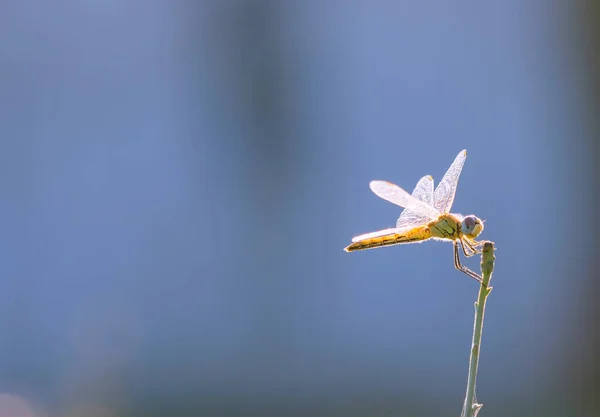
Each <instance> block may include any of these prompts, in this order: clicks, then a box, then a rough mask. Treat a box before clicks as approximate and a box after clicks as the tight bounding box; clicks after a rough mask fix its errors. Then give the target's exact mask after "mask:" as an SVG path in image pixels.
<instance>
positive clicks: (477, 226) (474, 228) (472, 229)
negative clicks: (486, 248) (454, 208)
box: [462, 216, 483, 238]
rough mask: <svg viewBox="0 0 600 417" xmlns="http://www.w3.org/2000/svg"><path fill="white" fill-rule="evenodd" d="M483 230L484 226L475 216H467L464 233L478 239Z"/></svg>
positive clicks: (463, 227) (463, 226)
mask: <svg viewBox="0 0 600 417" xmlns="http://www.w3.org/2000/svg"><path fill="white" fill-rule="evenodd" d="M482 230H483V224H482V223H481V220H479V219H478V218H477V217H475V216H467V217H465V218H464V219H463V222H462V232H463V233H464V234H465V235H467V236H469V237H472V238H476V237H477V236H478V235H479V233H481V231H482Z"/></svg>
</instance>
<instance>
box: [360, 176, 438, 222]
mask: <svg viewBox="0 0 600 417" xmlns="http://www.w3.org/2000/svg"><path fill="white" fill-rule="evenodd" d="M369 186H370V187H371V191H373V192H374V193H375V194H376V195H377V196H378V197H381V198H383V199H384V200H387V201H389V202H390V203H394V204H396V205H398V206H400V207H404V208H405V209H409V210H410V211H412V212H414V213H416V214H418V215H420V216H424V217H427V218H429V219H432V220H433V219H437V218H438V217H439V215H440V214H441V213H440V212H439V211H438V210H436V209H435V208H433V207H432V206H431V205H430V204H427V203H425V202H423V201H421V200H418V199H416V198H415V197H413V196H411V195H410V194H408V193H407V192H406V191H404V190H403V189H402V188H400V187H398V186H397V185H395V184H392V183H391V182H387V181H371V184H369Z"/></svg>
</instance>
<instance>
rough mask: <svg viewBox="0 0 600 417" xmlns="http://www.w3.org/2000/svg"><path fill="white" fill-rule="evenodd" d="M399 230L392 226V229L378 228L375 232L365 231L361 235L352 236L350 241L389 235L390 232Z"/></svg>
mask: <svg viewBox="0 0 600 417" xmlns="http://www.w3.org/2000/svg"><path fill="white" fill-rule="evenodd" d="M399 231H400V229H397V228H392V229H383V230H378V231H376V232H371V233H365V234H363V235H359V236H354V237H353V238H352V243H355V242H360V241H361V240H365V239H373V238H374V237H380V236H386V235H391V234H392V233H397V232H399Z"/></svg>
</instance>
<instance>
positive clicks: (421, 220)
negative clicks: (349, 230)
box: [344, 150, 483, 282]
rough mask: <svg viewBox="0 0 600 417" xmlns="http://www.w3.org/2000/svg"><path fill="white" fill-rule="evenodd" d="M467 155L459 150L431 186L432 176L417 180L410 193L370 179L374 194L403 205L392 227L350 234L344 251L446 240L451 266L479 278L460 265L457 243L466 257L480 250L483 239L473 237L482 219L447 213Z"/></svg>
mask: <svg viewBox="0 0 600 417" xmlns="http://www.w3.org/2000/svg"><path fill="white" fill-rule="evenodd" d="M466 158H467V151H466V150H462V151H461V152H460V153H459V154H458V156H457V157H456V158H455V159H454V162H453V163H452V165H451V166H450V168H448V171H446V174H445V175H444V177H443V178H442V180H441V181H440V183H439V184H438V185H437V187H436V188H435V190H434V187H433V186H434V184H433V177H432V176H431V175H426V176H424V177H423V178H421V179H420V180H419V182H418V183H417V185H416V187H415V189H414V190H413V192H412V194H409V193H408V192H406V191H404V190H403V189H402V188H400V187H398V186H397V185H395V184H392V183H390V182H387V181H371V183H370V184H369V186H370V187H371V191H373V192H374V193H375V195H377V196H378V197H381V198H383V199H384V200H387V201H389V202H390V203H393V204H396V205H398V206H400V207H403V208H404V211H402V213H401V214H400V217H399V218H398V221H397V222H396V227H394V228H390V229H383V230H379V231H376V232H372V233H366V234H363V235H360V236H356V237H354V238H352V244H350V245H349V246H348V247H346V248H345V249H344V250H345V251H346V252H354V251H359V250H365V249H373V248H380V247H384V246H392V245H402V244H408V243H420V242H424V241H426V240H442V241H450V242H452V245H453V247H454V267H455V268H456V269H458V270H459V271H461V272H463V273H465V274H466V275H468V276H469V277H471V278H473V279H475V280H477V281H480V282H481V276H479V274H477V273H475V272H473V271H472V270H470V269H469V268H467V267H466V266H464V265H462V263H461V261H460V256H459V247H460V248H461V249H462V252H463V254H464V255H465V256H466V257H467V258H468V257H471V256H473V255H476V254H478V253H481V250H482V246H483V242H479V241H477V240H476V238H477V237H478V236H479V234H480V233H481V232H482V231H483V221H482V220H481V219H479V217H477V216H474V215H472V214H471V215H468V216H463V215H461V214H455V213H450V209H451V208H452V203H453V202H454V196H455V194H456V187H457V185H458V178H459V177H460V173H461V171H462V168H463V165H464V164H465V160H466Z"/></svg>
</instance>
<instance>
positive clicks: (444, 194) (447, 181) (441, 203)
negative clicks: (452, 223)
mask: <svg viewBox="0 0 600 417" xmlns="http://www.w3.org/2000/svg"><path fill="white" fill-rule="evenodd" d="M465 159H467V151H466V150H462V151H461V152H460V153H459V154H458V156H457V157H456V159H454V162H452V165H450V168H448V171H446V174H445V175H444V178H442V180H441V181H440V183H439V184H438V186H437V187H436V189H435V191H434V193H433V207H435V208H436V209H437V210H439V211H441V212H442V213H448V212H450V208H451V207H452V203H453V202H454V195H455V194H456V186H457V185H458V177H460V172H461V171H462V168H463V165H464V164H465Z"/></svg>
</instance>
